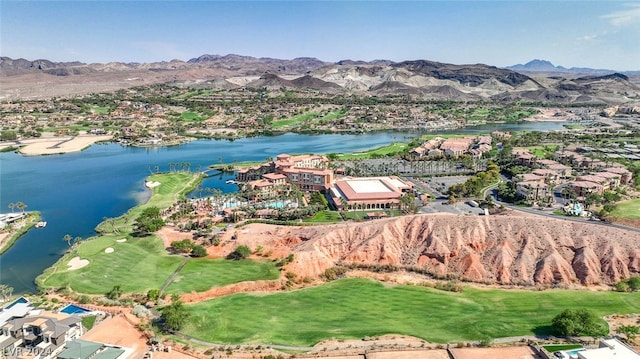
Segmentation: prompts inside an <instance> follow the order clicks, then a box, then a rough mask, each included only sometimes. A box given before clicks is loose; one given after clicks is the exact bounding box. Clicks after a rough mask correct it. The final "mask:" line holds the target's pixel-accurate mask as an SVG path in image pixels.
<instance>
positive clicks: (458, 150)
mask: <svg viewBox="0 0 640 359" xmlns="http://www.w3.org/2000/svg"><path fill="white" fill-rule="evenodd" d="M473 141H474V138H473V137H462V138H447V139H446V140H444V142H442V144H440V150H442V151H443V152H444V154H445V155H446V156H447V157H458V156H462V155H463V154H465V153H466V152H467V150H468V149H469V147H470V146H471V144H472V143H473Z"/></svg>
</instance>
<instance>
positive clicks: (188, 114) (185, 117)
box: [180, 111, 207, 121]
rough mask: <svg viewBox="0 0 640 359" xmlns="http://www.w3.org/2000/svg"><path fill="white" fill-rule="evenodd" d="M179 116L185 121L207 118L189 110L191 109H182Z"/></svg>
mask: <svg viewBox="0 0 640 359" xmlns="http://www.w3.org/2000/svg"><path fill="white" fill-rule="evenodd" d="M180 117H181V118H182V119H183V120H185V121H202V120H206V119H207V116H204V115H200V114H198V113H195V112H191V111H184V112H183V113H182V114H181V115H180Z"/></svg>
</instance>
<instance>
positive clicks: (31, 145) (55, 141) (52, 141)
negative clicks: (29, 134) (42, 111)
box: [0, 135, 113, 156]
mask: <svg viewBox="0 0 640 359" xmlns="http://www.w3.org/2000/svg"><path fill="white" fill-rule="evenodd" d="M112 139H113V136H112V135H100V136H95V135H78V136H64V137H41V138H32V139H26V140H16V141H7V142H3V143H0V151H3V150H9V149H11V148H17V152H18V153H20V154H22V155H24V156H45V155H59V154H66V153H72V152H80V151H83V150H85V149H87V148H89V147H91V146H92V145H93V144H95V143H97V142H106V141H110V140H112Z"/></svg>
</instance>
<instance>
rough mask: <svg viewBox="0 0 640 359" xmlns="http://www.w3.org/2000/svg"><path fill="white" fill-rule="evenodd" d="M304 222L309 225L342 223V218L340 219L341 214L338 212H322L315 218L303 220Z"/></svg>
mask: <svg viewBox="0 0 640 359" xmlns="http://www.w3.org/2000/svg"><path fill="white" fill-rule="evenodd" d="M302 221H303V222H308V223H327V222H328V223H335V222H342V217H340V213H338V212H336V211H320V212H318V213H316V215H315V216H313V217H311V218H306V219H303V220H302Z"/></svg>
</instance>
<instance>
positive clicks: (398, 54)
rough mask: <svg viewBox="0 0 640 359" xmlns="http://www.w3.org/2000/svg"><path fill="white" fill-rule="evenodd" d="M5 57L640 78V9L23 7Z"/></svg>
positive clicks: (586, 4)
mask: <svg viewBox="0 0 640 359" xmlns="http://www.w3.org/2000/svg"><path fill="white" fill-rule="evenodd" d="M0 10H1V11H0V14H1V15H0V19H1V20H2V21H1V25H0V30H1V31H0V43H1V44H2V47H1V48H0V55H1V56H7V57H10V58H13V59H17V58H25V59H29V60H36V59H47V60H51V61H81V62H85V63H107V62H112V61H118V62H141V63H142V62H159V61H171V60H173V59H178V60H182V61H187V60H189V59H191V58H196V57H198V56H201V55H204V54H212V55H213V54H218V55H226V54H238V55H243V56H252V57H268V58H278V59H293V58H297V57H315V58H318V59H320V60H323V61H327V62H337V61H340V60H346V59H350V60H362V61H371V60H375V59H384V60H391V61H396V62H401V61H407V60H418V59H424V60H432V61H439V62H445V63H453V64H476V63H483V64H487V65H493V66H498V67H506V66H512V65H516V64H525V63H527V62H529V61H531V60H533V59H542V60H547V61H550V62H551V63H553V64H554V65H557V66H564V67H567V68H571V67H588V68H596V69H610V70H617V71H634V70H640V41H639V34H640V3H634V2H622V1H515V0H514V1H406V2H405V1H251V2H250V1H86V2H80V1H15V0H3V1H2V2H1V3H0Z"/></svg>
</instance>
